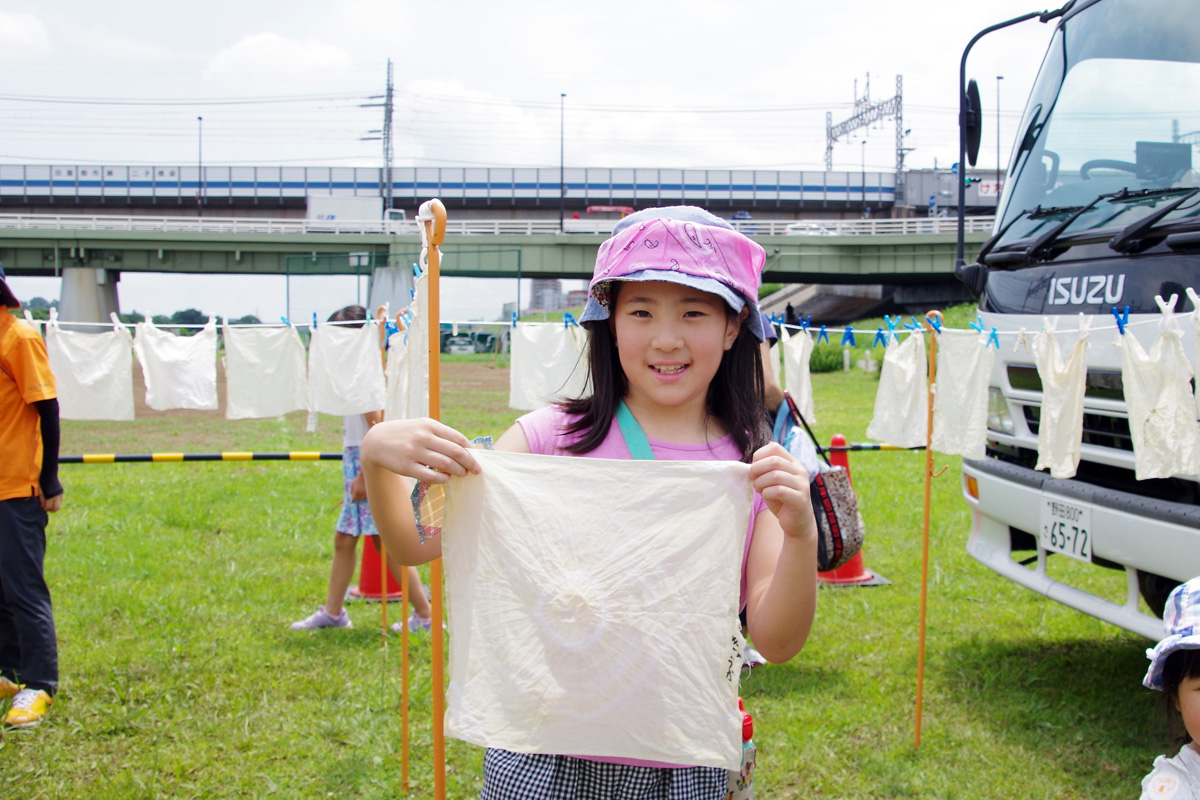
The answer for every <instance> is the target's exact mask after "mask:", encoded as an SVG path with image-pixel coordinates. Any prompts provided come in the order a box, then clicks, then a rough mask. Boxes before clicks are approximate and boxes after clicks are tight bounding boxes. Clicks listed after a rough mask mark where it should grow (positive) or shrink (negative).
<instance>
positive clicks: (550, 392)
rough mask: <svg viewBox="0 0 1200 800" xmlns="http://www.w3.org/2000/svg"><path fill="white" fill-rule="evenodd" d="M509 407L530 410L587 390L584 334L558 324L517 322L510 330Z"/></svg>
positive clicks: (585, 340) (585, 333) (579, 329)
mask: <svg viewBox="0 0 1200 800" xmlns="http://www.w3.org/2000/svg"><path fill="white" fill-rule="evenodd" d="M510 341H511V348H512V358H511V360H510V361H509V386H508V405H509V407H510V408H516V409H520V410H523V411H533V410H534V409H538V408H541V407H542V406H544V405H547V404H549V403H551V402H553V401H554V400H558V399H562V398H568V397H579V396H580V395H582V394H584V393H586V392H587V391H588V386H589V384H588V381H587V359H586V357H585V356H584V350H585V349H586V348H587V341H588V334H587V331H586V330H584V329H583V328H581V327H579V326H578V325H565V324H563V323H561V322H518V323H517V326H516V327H515V328H513V329H512V338H511V340H510Z"/></svg>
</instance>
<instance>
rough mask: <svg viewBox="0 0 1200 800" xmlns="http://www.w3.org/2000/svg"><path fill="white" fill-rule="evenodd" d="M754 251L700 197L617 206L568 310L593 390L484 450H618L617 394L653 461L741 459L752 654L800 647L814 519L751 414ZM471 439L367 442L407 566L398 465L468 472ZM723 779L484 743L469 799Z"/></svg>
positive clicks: (399, 435)
mask: <svg viewBox="0 0 1200 800" xmlns="http://www.w3.org/2000/svg"><path fill="white" fill-rule="evenodd" d="M764 260H765V254H764V252H763V249H762V248H761V247H759V246H758V245H757V244H755V243H754V242H752V241H751V240H750V239H748V238H746V237H745V236H743V235H741V234H740V233H737V232H736V231H735V230H733V228H732V226H730V225H729V224H728V223H726V222H724V221H723V220H721V219H719V218H717V217H714V216H712V215H710V214H708V213H707V212H705V211H703V210H701V209H698V208H693V207H690V206H676V207H671V208H657V209H647V210H645V211H642V212H639V213H636V214H633V215H631V216H629V217H626V218H625V219H624V220H622V221H621V222H620V223H619V224H618V225H617V227H616V229H615V230H614V232H613V236H612V238H611V239H609V240H608V241H606V242H605V243H604V244H602V245H601V246H600V250H599V253H598V255H597V259H596V270H595V273H594V275H593V278H592V282H591V287H590V290H589V299H588V303H587V307H586V308H585V310H584V313H583V315H582V317H581V320H580V321H581V323H582V324H584V325H585V326H586V327H587V328H588V330H589V333H590V349H589V353H588V362H589V363H588V367H589V370H590V375H591V386H592V394H591V395H590V396H587V397H582V398H578V399H574V400H569V401H567V402H564V403H561V404H557V405H554V406H550V407H548V408H543V409H540V410H538V411H535V412H533V413H531V414H528V415H526V416H524V417H522V418H521V419H519V420H518V421H517V424H516V425H514V426H513V427H512V428H510V429H509V430H508V431H507V432H506V433H505V434H504V435H503V436H501V437H500V439H499V441H498V442H497V443H496V448H497V449H498V450H507V451H512V452H520V453H537V454H550V455H561V456H585V457H593V458H617V459H628V458H630V457H631V455H630V451H629V448H628V447H627V445H626V442H625V439H624V438H623V436H622V434H621V430H620V427H619V425H618V424H617V422H616V420H615V416H616V414H617V412H618V408H619V407H620V405H621V404H622V403H623V404H624V406H625V407H626V408H628V410H629V411H630V412H632V416H633V418H634V419H635V420H636V423H637V424H638V425H639V426H640V427H641V428H642V430H643V431H644V433H645V437H646V438H647V439H648V442H649V445H650V448H651V450H652V451H653V454H654V456H655V457H656V458H657V459H676V460H711V461H720V460H726V461H742V462H749V463H750V465H751V468H750V476H751V479H752V481H753V483H754V488H755V497H754V506H753V511H752V515H751V519H750V526H749V530H748V531H747V532H746V537H747V539H748V541H747V545H746V548H745V551H744V553H745V555H744V559H743V564H742V576H743V586H744V590H743V593H742V598H741V603H742V605H743V607H744V608H745V610H746V613H747V623H748V629H749V633H750V635H751V637H752V638H753V640H754V643H755V645H756V646H757V648H758V650H759V651H760V652H761V653H762V654H763V655H764V656H765V657H766V658H767V659H768V660H770V661H774V662H783V661H787V660H788V659H790V658H791V657H792V656H794V655H795V654H796V653H797V652H799V650H800V648H801V647H802V646H803V645H804V642H805V640H806V638H807V637H808V632H809V629H810V627H811V624H812V619H813V613H814V611H815V608H816V598H817V593H816V556H817V546H816V523H815V521H814V519H813V514H812V507H811V505H810V501H809V496H808V476H807V475H806V474H805V473H804V470H803V469H802V468H801V467H800V466H799V464H798V463H797V462H796V460H795V459H794V458H792V457H791V456H790V455H789V454H788V453H787V451H786V450H784V449H783V448H782V447H780V446H779V445H778V444H774V443H768V435H767V431H766V429H765V424H764V419H763V366H762V361H761V356H760V352H759V343H760V342H761V341H762V339H763V328H762V318H761V315H760V314H759V311H758V307H757V303H756V299H757V297H758V279H759V273H760V271H761V269H762V265H763V262H764ZM468 448H469V444H468V441H467V439H466V437H464V436H463V435H462V434H461V433H459V432H457V431H455V430H453V429H451V428H448V427H446V426H445V425H442V424H440V423H438V422H436V421H434V420H428V419H426V420H409V421H397V422H384V423H382V424H380V425H377V426H375V427H374V428H373V429H372V430H371V432H370V433H369V434H368V435H367V437H366V439H365V440H364V442H363V472H364V474H365V475H366V480H367V487H368V491H369V494H370V497H371V504H372V510H373V511H374V513H375V519H376V524H377V525H378V527H379V531H380V534H381V535H382V536H383V537H384V541H385V542H386V543H387V546H388V548H389V550H390V549H392V548H395V549H396V551H397V554H398V557H399V558H400V559H401V560H404V561H406V563H424V562H426V561H429V560H431V559H434V558H438V557H440V555H441V541H440V537H434V538H432V539H429V540H428V541H426V542H425V543H424V544H422V543H420V541H419V538H418V536H417V533H416V528H415V523H414V520H413V513H412V506H411V505H410V503H409V489H410V486H411V484H409V483H407V482H406V478H403V477H401V476H407V477H408V478H414V479H417V480H422V481H430V482H434V483H443V482H445V481H447V480H448V479H449V477H450V476H463V475H466V474H467V473H468V472H472V473H478V472H479V471H480V465H479V463H478V461H477V460H476V459H475V457H474V456H473V455H472V454H471V451H470V450H469V449H468ZM443 535H445V536H453V535H454V533H453V531H448V532H446V533H444V534H443ZM727 781H728V773H727V772H726V771H725V770H722V769H716V768H712V767H698V766H689V765H686V764H684V765H679V764H654V763H647V762H638V761H633V760H630V759H611V758H608V759H600V758H579V757H573V756H566V755H548V754H528V753H512V752H507V751H503V750H497V749H489V750H488V752H487V754H486V755H485V758H484V786H483V792H482V794H481V797H482V798H485V799H486V800H492V799H495V798H528V797H544V798H597V799H599V798H603V799H604V800H614V798H629V799H630V800H632V799H633V798H645V797H651V798H664V799H670V800H675V799H676V798H679V799H680V800H682V798H689V800H690V799H704V800H707V798H713V800H721V799H722V798H724V797H725V796H726V792H727V789H728V783H727ZM618 787H620V788H618Z"/></svg>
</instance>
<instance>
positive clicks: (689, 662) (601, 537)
mask: <svg viewBox="0 0 1200 800" xmlns="http://www.w3.org/2000/svg"><path fill="white" fill-rule="evenodd" d="M476 457H477V458H478V459H479V461H480V463H481V465H482V467H483V471H482V474H480V475H471V476H468V477H466V478H453V479H451V480H450V482H449V483H447V484H446V506H445V509H446V510H445V528H444V533H443V534H442V554H443V558H444V559H445V564H446V592H447V597H448V599H449V629H450V637H449V638H450V688H449V692H448V695H449V698H448V707H447V713H446V730H447V733H448V734H449V735H451V736H453V737H455V738H458V739H462V740H464V741H467V742H471V743H473V744H477V745H481V746H484V747H499V748H503V749H506V750H512V751H515V752H523V753H560V754H569V755H583V756H607V757H615V758H636V759H647V760H653V761H661V762H666V763H670V764H687V765H698V766H712V767H722V768H724V769H732V770H736V769H738V768H739V766H740V763H741V750H742V747H741V745H742V742H741V716H740V714H739V713H738V711H737V688H738V678H739V673H740V671H741V666H742V662H741V647H742V642H741V634H740V633H739V623H738V589H739V582H740V563H741V557H742V550H743V546H744V543H745V540H744V536H745V531H746V529H747V525H748V523H749V515H750V510H751V501H752V489H751V484H750V480H749V466H748V465H746V464H741V463H737V462H703V461H616V460H609V459H594V458H562V457H556V456H540V455H529V454H524V453H520V454H518V453H504V452H490V451H480V452H477V453H476Z"/></svg>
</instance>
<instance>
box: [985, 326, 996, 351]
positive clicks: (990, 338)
mask: <svg viewBox="0 0 1200 800" xmlns="http://www.w3.org/2000/svg"><path fill="white" fill-rule="evenodd" d="M987 343H988V344H990V345H994V346H995V348H996V349H997V350H999V349H1000V337H999V336H997V335H996V329H995V328H992V332H991V333H989V334H988V338H987ZM984 347H985V348H986V347H987V345H984Z"/></svg>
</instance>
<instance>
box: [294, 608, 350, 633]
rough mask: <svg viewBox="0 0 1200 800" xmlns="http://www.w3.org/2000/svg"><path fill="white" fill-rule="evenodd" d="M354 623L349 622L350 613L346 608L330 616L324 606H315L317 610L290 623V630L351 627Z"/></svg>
mask: <svg viewBox="0 0 1200 800" xmlns="http://www.w3.org/2000/svg"><path fill="white" fill-rule="evenodd" d="M353 627H354V625H352V624H351V622H350V615H349V614H347V613H346V609H344V608H343V609H342V613H341V615H340V616H336V617H331V616H330V615H329V612H328V611H326V610H325V606H317V610H316V611H314V612H313V613H312V614H310V615H309V616H307V617H305V618H304V619H302V620H300V621H299V622H293V623H292V630H294V631H304V630H309V629H312V628H353Z"/></svg>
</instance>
